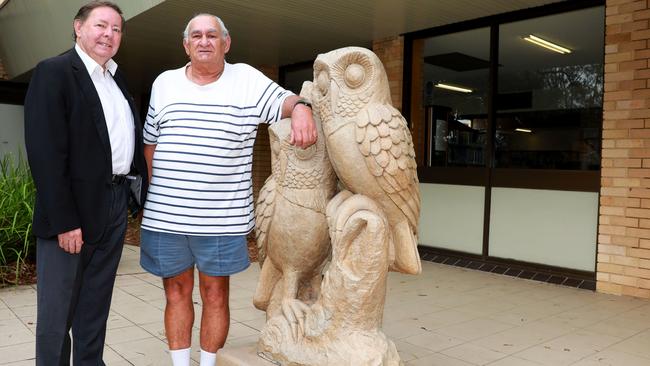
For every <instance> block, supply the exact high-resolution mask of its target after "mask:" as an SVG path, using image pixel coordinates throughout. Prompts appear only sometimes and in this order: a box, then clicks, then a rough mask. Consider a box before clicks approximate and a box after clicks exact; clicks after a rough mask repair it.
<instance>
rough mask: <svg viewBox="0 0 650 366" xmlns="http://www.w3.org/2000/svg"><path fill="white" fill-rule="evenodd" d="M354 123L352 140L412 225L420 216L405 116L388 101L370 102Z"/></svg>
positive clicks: (418, 192) (380, 184) (418, 194)
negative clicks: (384, 102)
mask: <svg viewBox="0 0 650 366" xmlns="http://www.w3.org/2000/svg"><path fill="white" fill-rule="evenodd" d="M356 123H357V127H356V141H357V144H358V146H359V151H361V153H362V154H363V156H364V157H365V161H366V166H367V167H368V170H369V171H370V173H371V174H372V175H373V176H374V177H375V179H376V181H377V183H378V184H379V186H380V187H381V188H382V189H383V190H384V192H386V194H387V195H388V197H390V199H391V200H392V201H393V202H394V203H395V205H396V206H397V207H399V208H400V209H401V210H402V212H403V213H404V215H405V216H406V217H407V218H408V221H409V224H410V226H411V228H412V229H415V228H416V227H417V224H418V219H419V216H420V189H419V184H418V175H417V165H416V163H415V151H414V149H413V140H412V138H411V133H410V132H409V130H408V127H407V126H406V120H405V119H404V117H402V114H401V113H400V112H399V111H398V110H397V109H395V108H393V107H392V106H390V105H384V104H379V103H371V104H369V105H368V107H367V108H366V109H365V110H363V111H361V113H360V114H359V117H358V118H357V122H356Z"/></svg>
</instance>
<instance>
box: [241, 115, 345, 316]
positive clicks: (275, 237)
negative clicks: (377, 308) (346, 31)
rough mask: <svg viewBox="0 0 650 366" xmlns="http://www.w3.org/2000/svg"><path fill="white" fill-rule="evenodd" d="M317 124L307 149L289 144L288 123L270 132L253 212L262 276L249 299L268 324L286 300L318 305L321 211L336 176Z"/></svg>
mask: <svg viewBox="0 0 650 366" xmlns="http://www.w3.org/2000/svg"><path fill="white" fill-rule="evenodd" d="M315 117H317V115H316V116H315ZM315 120H316V125H317V130H318V141H317V142H316V144H314V145H312V146H310V147H308V148H307V149H301V148H299V147H296V146H293V145H291V144H290V143H289V136H290V132H291V127H290V125H291V120H289V119H285V120H282V121H280V122H277V123H275V124H274V125H273V126H271V127H270V128H269V138H270V142H271V165H272V168H271V170H272V173H271V176H270V177H269V178H268V179H267V181H266V183H265V184H264V186H263V187H262V189H261V191H260V194H259V198H258V199H257V204H256V209H255V218H256V228H255V233H256V236H257V246H258V253H259V262H260V264H261V265H262V272H261V274H260V280H259V282H258V286H257V290H256V293H255V296H254V298H253V303H254V305H255V307H257V308H258V309H260V310H266V312H267V317H268V318H270V317H272V316H274V315H277V314H278V312H279V311H280V310H282V309H281V306H282V304H283V302H284V301H286V300H293V299H300V300H302V301H304V302H306V303H312V302H313V301H315V300H316V298H317V297H318V293H319V290H320V282H321V272H322V268H323V265H324V264H325V262H326V260H327V258H328V256H329V254H330V248H331V246H330V238H329V233H328V226H327V218H326V216H325V208H326V206H327V203H328V202H329V200H330V199H331V198H332V196H334V194H335V193H336V175H335V173H334V171H333V169H332V166H331V165H330V163H329V158H328V155H327V151H326V148H325V141H324V138H323V132H322V128H321V126H320V122H319V121H318V118H315Z"/></svg>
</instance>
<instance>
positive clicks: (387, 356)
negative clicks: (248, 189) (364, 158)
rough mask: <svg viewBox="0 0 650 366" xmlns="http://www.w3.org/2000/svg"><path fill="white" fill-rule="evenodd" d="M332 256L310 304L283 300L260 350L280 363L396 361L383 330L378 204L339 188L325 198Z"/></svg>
mask: <svg viewBox="0 0 650 366" xmlns="http://www.w3.org/2000/svg"><path fill="white" fill-rule="evenodd" d="M327 219H328V223H329V228H330V236H331V239H332V261H331V263H330V266H329V268H328V269H327V271H326V272H325V274H324V278H323V283H322V285H321V286H322V287H321V294H320V295H321V296H320V298H319V299H318V300H317V301H316V303H314V304H312V305H308V304H305V303H304V302H302V301H300V300H297V299H289V300H285V302H284V303H283V306H282V310H283V312H282V313H281V314H278V315H275V316H273V317H271V318H270V319H269V320H268V321H267V323H266V326H265V327H264V329H263V330H262V334H261V336H260V340H259V347H258V350H259V351H261V352H264V353H265V354H268V355H270V356H271V357H272V358H273V359H274V360H277V361H279V362H280V364H282V365H288V366H289V365H290V366H299V365H319V366H344V365H350V366H352V365H354V366H371V365H372V366H374V365H384V366H397V365H401V364H402V363H401V361H400V358H399V355H398V353H397V349H396V347H395V344H394V343H393V342H392V341H391V340H389V339H388V338H387V337H386V336H385V335H384V333H383V332H382V331H381V320H382V317H383V310H384V300H385V296H386V277H387V271H388V266H389V265H390V261H389V249H388V246H389V243H390V240H391V236H390V228H389V226H388V221H387V219H386V216H385V215H384V214H383V212H382V210H381V209H380V208H379V206H378V205H377V204H376V203H375V202H374V201H373V200H371V199H369V198H368V197H366V196H363V195H359V194H357V195H353V194H352V193H351V192H349V191H343V192H341V193H339V194H338V195H337V196H336V197H334V198H333V199H332V200H331V201H330V203H329V204H328V206H327Z"/></svg>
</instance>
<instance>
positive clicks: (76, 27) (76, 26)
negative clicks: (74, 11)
mask: <svg viewBox="0 0 650 366" xmlns="http://www.w3.org/2000/svg"><path fill="white" fill-rule="evenodd" d="M82 25H83V22H82V21H81V20H79V19H75V21H74V22H72V27H73V28H74V34H75V35H76V36H77V38H79V33H81V26H82Z"/></svg>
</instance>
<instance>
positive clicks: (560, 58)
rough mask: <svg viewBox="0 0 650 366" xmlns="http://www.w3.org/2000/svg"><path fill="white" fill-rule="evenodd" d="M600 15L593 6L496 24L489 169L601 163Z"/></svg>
mask: <svg viewBox="0 0 650 366" xmlns="http://www.w3.org/2000/svg"><path fill="white" fill-rule="evenodd" d="M604 19H605V17H604V9H603V8H602V7H599V8H591V9H586V10H579V11H573V12H570V13H564V14H560V15H552V16H546V17H541V18H535V19H530V20H525V21H521V22H515V23H509V24H505V25H502V26H501V27H500V29H499V95H498V97H497V121H496V136H495V166H496V167H500V168H533V169H535V168H538V169H576V170H597V169H599V168H600V126H601V123H602V105H603V54H604V49H603V45H604V39H603V37H604ZM531 35H533V36H535V37H537V39H534V38H533V39H532V40H526V37H529V36H531ZM531 38H532V37H531ZM540 38H541V39H542V41H539V39H540ZM531 41H537V42H538V43H539V42H543V41H550V42H552V43H554V44H556V45H559V46H562V47H565V48H568V49H569V50H570V53H565V54H561V53H558V52H556V51H552V50H549V49H547V48H545V47H543V46H540V45H538V44H535V43H533V42H531Z"/></svg>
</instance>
